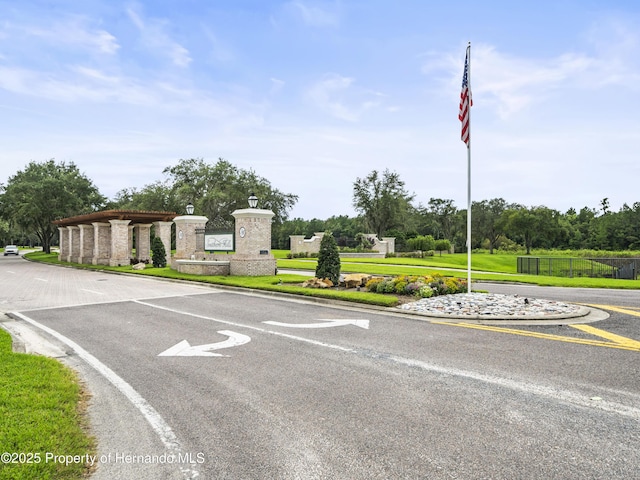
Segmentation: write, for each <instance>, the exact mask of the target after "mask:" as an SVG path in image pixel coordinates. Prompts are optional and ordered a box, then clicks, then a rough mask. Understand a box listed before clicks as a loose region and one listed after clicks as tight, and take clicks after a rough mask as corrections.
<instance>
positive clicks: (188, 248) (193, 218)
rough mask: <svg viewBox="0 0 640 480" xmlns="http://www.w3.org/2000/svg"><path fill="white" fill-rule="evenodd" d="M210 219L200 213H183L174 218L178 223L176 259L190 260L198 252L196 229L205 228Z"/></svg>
mask: <svg viewBox="0 0 640 480" xmlns="http://www.w3.org/2000/svg"><path fill="white" fill-rule="evenodd" d="M208 221H209V219H208V218H207V217H201V216H198V215H182V216H180V217H176V218H174V219H173V222H174V223H175V224H176V254H175V256H174V257H173V259H175V260H189V259H190V258H191V256H192V255H194V254H195V253H196V229H197V228H204V227H205V225H206V224H207V222H208Z"/></svg>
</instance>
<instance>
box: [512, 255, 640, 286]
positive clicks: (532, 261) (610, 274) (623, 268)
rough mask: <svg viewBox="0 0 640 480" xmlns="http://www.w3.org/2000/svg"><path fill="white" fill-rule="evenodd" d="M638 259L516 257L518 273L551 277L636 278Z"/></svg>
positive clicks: (639, 264) (639, 260)
mask: <svg viewBox="0 0 640 480" xmlns="http://www.w3.org/2000/svg"><path fill="white" fill-rule="evenodd" d="M638 267H640V259H639V258H570V257H518V273H525V274H529V275H549V276H553V277H569V278H574V277H592V278H624V279H629V280H636V279H637V278H638Z"/></svg>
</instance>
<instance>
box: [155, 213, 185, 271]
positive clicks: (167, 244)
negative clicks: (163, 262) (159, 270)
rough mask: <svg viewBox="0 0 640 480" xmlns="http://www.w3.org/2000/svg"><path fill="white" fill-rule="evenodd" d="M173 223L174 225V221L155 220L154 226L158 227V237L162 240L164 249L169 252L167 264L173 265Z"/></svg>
mask: <svg viewBox="0 0 640 480" xmlns="http://www.w3.org/2000/svg"><path fill="white" fill-rule="evenodd" d="M171 225H173V222H153V226H154V227H155V229H156V232H155V233H156V237H160V240H162V244H163V245H164V251H165V253H166V254H167V265H171ZM183 235H184V232H183Z"/></svg>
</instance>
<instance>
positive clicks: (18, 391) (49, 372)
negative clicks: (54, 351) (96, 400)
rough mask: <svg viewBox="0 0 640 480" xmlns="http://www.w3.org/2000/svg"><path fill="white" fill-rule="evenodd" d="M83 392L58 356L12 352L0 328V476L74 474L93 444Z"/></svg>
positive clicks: (10, 479)
mask: <svg viewBox="0 0 640 480" xmlns="http://www.w3.org/2000/svg"><path fill="white" fill-rule="evenodd" d="M85 400H86V399H85V397H84V393H83V391H82V388H81V386H80V383H79V382H78V379H77V378H76V376H75V374H74V373H73V371H71V370H70V369H69V368H67V367H65V366H64V365H62V364H61V363H59V362H57V361H56V360H53V359H50V358H46V357H41V356H37V355H26V354H22V353H14V352H13V351H12V348H11V336H10V335H9V334H8V333H7V332H5V331H4V330H2V329H0V455H2V460H1V462H0V480H32V479H34V478H37V479H56V480H58V479H60V480H66V479H69V480H71V479H78V478H83V477H85V476H87V475H88V473H89V468H90V467H89V465H88V462H86V461H85V459H86V458H87V455H95V451H96V445H95V441H94V440H93V438H92V437H91V436H90V435H89V433H88V431H87V428H86V427H87V421H86V418H85V416H84V412H83V407H84V405H85V403H86V401H85Z"/></svg>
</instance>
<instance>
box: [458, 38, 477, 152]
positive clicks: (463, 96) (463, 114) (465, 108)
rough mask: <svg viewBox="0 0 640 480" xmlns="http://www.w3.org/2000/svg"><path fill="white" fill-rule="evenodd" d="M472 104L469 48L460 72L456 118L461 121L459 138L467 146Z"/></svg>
mask: <svg viewBox="0 0 640 480" xmlns="http://www.w3.org/2000/svg"><path fill="white" fill-rule="evenodd" d="M472 105H473V99H472V98H471V90H470V89H469V48H467V55H466V56H465V58H464V73H463V74H462V91H461V92H460V113H458V119H459V120H460V121H461V122H462V135H461V137H460V138H461V139H462V141H463V142H464V143H466V144H467V146H469V108H470V107H471V106H472Z"/></svg>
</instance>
